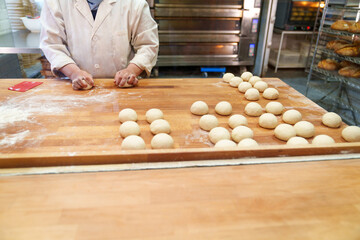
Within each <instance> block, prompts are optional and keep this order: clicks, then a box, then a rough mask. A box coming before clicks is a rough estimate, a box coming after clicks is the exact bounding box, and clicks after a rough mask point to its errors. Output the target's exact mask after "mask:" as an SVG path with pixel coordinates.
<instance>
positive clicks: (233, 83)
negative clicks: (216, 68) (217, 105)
mask: <svg viewBox="0 0 360 240" xmlns="http://www.w3.org/2000/svg"><path fill="white" fill-rule="evenodd" d="M242 81H243V80H242V79H241V78H239V77H233V78H232V79H231V80H230V82H229V83H230V86H232V87H238V86H239V84H240V83H242Z"/></svg>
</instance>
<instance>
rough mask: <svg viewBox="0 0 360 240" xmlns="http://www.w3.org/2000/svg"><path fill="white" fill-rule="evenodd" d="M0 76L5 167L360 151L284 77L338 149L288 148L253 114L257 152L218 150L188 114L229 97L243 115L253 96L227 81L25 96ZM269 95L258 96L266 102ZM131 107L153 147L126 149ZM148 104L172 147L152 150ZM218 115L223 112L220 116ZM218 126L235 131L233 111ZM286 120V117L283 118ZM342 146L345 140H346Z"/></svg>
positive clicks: (55, 86) (293, 103)
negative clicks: (125, 118)
mask: <svg viewBox="0 0 360 240" xmlns="http://www.w3.org/2000/svg"><path fill="white" fill-rule="evenodd" d="M23 80H24V79H17V80H1V81H0V103H1V105H0V115H1V116H2V120H1V121H0V149H1V154H0V167H29V166H55V165H63V166H64V165H77V164H109V163H131V162H155V161H179V160H203V159H219V158H229V159H232V158H240V157H264V156H279V155H281V156H283V155H307V154H308V155H310V154H331V153H354V152H359V151H360V149H359V146H360V145H359V144H358V143H357V144H349V143H344V140H343V139H342V138H341V130H342V129H343V128H344V127H345V124H343V125H342V127H341V128H338V129H330V128H328V127H325V126H324V125H322V124H321V116H322V115H323V114H324V113H325V112H326V111H325V110H324V109H322V108H321V107H319V106H318V105H316V104H315V103H313V102H312V101H310V100H309V99H307V98H306V97H304V96H303V95H301V94H300V93H298V92H297V91H295V90H294V89H293V88H291V87H289V86H288V85H287V84H285V83H284V82H282V81H281V80H280V79H275V78H272V79H264V80H265V81H266V82H268V84H269V85H270V87H275V88H277V89H278V90H279V92H280V97H279V99H278V100H277V101H280V102H281V103H283V105H284V106H285V108H286V110H288V109H297V110H299V111H300V112H301V113H302V114H303V120H307V121H310V122H312V123H313V124H314V125H315V127H316V134H317V135H318V134H328V135H330V136H332V137H333V138H334V139H335V141H336V142H337V144H336V146H331V147H328V146H322V147H313V146H310V147H306V148H286V147H285V142H284V141H280V140H278V139H276V138H275V136H274V134H273V130H269V129H264V128H261V127H259V126H258V117H249V116H247V119H248V122H249V127H250V128H252V129H253V131H254V139H255V140H256V141H257V142H258V143H259V144H260V145H261V147H260V148H258V149H242V150H224V149H220V150H219V149H214V148H213V144H212V143H210V141H209V138H208V132H205V131H203V130H201V129H200V127H199V124H198V122H199V119H200V117H199V116H195V115H193V114H191V113H190V106H191V104H192V103H193V102H195V101H197V100H202V101H205V102H206V103H207V104H208V105H209V108H210V114H215V110H214V108H215V105H216V104H217V103H218V102H220V101H229V102H230V103H231V104H232V106H233V114H243V115H245V114H244V108H245V105H246V104H247V103H249V101H248V100H246V99H245V97H244V94H242V93H240V92H239V91H238V89H237V88H233V87H230V86H229V85H228V84H227V83H224V82H222V79H220V78H217V79H208V78H197V79H144V80H142V81H141V82H140V84H139V86H138V87H136V88H127V89H119V88H117V87H115V86H114V84H113V80H112V79H98V80H96V81H95V82H96V87H95V88H94V89H92V90H90V91H74V90H72V88H71V84H70V82H69V81H65V80H44V83H43V84H42V85H40V86H38V87H36V88H34V89H31V90H30V91H28V92H25V93H19V92H14V91H9V90H7V88H8V87H10V86H12V85H14V84H16V83H19V82H21V81H23ZM269 101H270V100H266V99H264V98H263V97H261V99H260V100H259V101H257V102H258V103H259V104H260V105H261V106H262V107H265V106H266V104H267V103H268V102H269ZM124 108H133V109H134V110H135V111H136V112H137V114H138V118H139V121H138V123H139V125H140V128H141V137H142V138H143V139H144V140H145V142H146V146H147V150H142V151H122V150H121V147H120V146H121V141H122V138H121V137H120V136H119V126H120V123H119V120H118V113H119V111H120V110H122V109H124ZM150 108H159V109H161V110H162V111H163V112H164V118H165V119H166V120H168V121H169V123H170V125H171V130H172V132H171V136H172V137H173V138H174V141H175V149H173V150H151V147H150V141H151V138H152V136H153V135H152V134H151V132H150V129H149V124H148V123H147V122H146V120H145V113H146V111H147V110H149V109H150ZM216 115H217V114H216ZM217 117H218V119H219V122H220V126H223V127H226V128H228V129H229V130H230V128H229V126H228V124H227V122H228V119H229V117H228V116H220V115H217ZM279 120H280V123H281V117H279ZM341 143H343V144H341Z"/></svg>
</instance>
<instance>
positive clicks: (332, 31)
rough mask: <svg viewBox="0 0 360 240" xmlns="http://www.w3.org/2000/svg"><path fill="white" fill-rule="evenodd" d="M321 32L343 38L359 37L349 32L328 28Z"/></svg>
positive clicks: (359, 34)
mask: <svg viewBox="0 0 360 240" xmlns="http://www.w3.org/2000/svg"><path fill="white" fill-rule="evenodd" d="M322 32H324V33H329V34H333V35H337V36H344V37H352V36H354V35H357V36H360V33H351V32H345V31H339V30H333V29H331V28H329V27H324V28H323V29H322Z"/></svg>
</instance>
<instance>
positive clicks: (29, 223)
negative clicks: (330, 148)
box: [0, 159, 360, 240]
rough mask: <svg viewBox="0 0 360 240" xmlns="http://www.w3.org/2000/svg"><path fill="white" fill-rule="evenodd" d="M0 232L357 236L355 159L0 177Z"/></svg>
mask: <svg viewBox="0 0 360 240" xmlns="http://www.w3.org/2000/svg"><path fill="white" fill-rule="evenodd" d="M0 193H1V194H0V239H2V240H20V239H21V240H22V239H24V240H29V239H37V240H41V239H51V240H60V239H64V240H82V239H84V240H85V239H86V240H91V239H94V240H95V239H96V240H99V239H101V240H108V239H139V240H140V239H142V240H143V239H163V240H165V239H166V240H168V239H179V240H180V239H181V240H183V239H186V240H190V239H194V240H195V239H196V240H198V239H206V240H210V239H222V240H223V239H249V240H258V239H276V240H282V239H284V240H289V239H299V240H300V239H301V240H303V239H306V240H310V239H313V240H319V239H326V240H339V239H346V240H358V239H360V212H359V211H360V160H359V159H357V160H342V161H325V162H306V163H305V162H302V163H287V164H262V165H247V166H236V167H229V166H227V167H213V168H187V169H168V170H146V171H122V172H107V173H81V174H55V175H37V176H16V177H0Z"/></svg>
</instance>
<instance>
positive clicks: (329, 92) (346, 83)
mask: <svg viewBox="0 0 360 240" xmlns="http://www.w3.org/2000/svg"><path fill="white" fill-rule="evenodd" d="M357 4H358V5H359V2H358V3H357ZM318 13H321V11H318ZM320 17H321V21H320V24H319V26H316V27H314V32H315V31H317V32H318V34H317V37H315V38H313V41H312V47H311V50H310V54H309V58H310V57H311V61H309V64H308V67H309V69H308V72H309V74H308V78H307V83H306V93H305V95H306V96H307V97H309V96H310V95H311V94H310V92H311V91H313V93H315V92H314V91H316V98H317V97H318V96H320V98H317V99H314V97H310V98H311V99H312V100H313V101H315V102H316V103H318V104H320V105H322V106H323V107H324V108H326V109H327V110H328V111H334V112H337V113H339V114H340V115H341V117H342V118H343V120H344V121H345V122H347V123H348V124H355V125H358V119H359V116H360V94H359V92H360V78H351V77H345V76H341V75H339V74H338V72H337V70H335V71H329V70H324V69H321V68H319V67H317V64H318V62H319V61H321V60H323V59H327V58H329V59H334V60H337V61H343V60H346V61H349V62H352V63H356V64H359V65H360V57H348V56H342V55H339V54H337V53H335V52H334V51H333V50H330V49H327V48H326V47H325V45H326V43H327V42H328V41H331V40H335V39H339V40H340V39H345V40H348V41H349V40H350V41H352V40H354V39H355V38H360V34H359V33H350V32H346V31H338V30H333V29H331V28H330V26H331V24H332V23H333V22H335V21H337V20H342V19H343V20H348V21H359V20H360V19H359V18H360V8H359V7H358V6H352V5H347V4H342V5H338V2H337V4H333V3H332V1H329V0H326V1H325V6H324V9H323V11H322V15H321V16H319V18H320ZM314 41H316V42H315V43H314Z"/></svg>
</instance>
